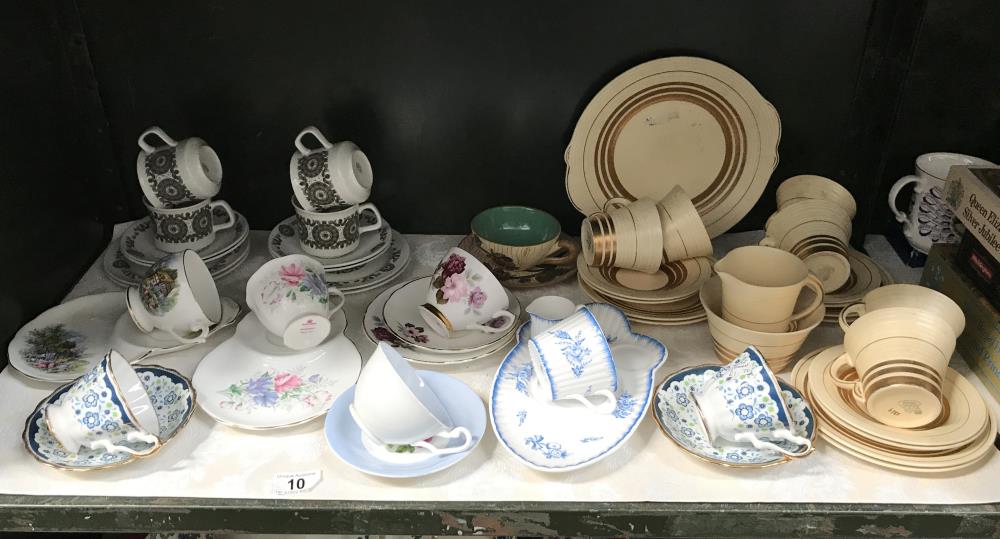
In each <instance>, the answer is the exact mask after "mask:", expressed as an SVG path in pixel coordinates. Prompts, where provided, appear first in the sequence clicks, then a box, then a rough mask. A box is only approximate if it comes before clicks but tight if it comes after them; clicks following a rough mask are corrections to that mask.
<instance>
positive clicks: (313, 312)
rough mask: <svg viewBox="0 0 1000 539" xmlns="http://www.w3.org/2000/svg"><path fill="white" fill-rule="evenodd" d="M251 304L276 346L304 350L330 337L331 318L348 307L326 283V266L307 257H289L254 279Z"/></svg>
mask: <svg viewBox="0 0 1000 539" xmlns="http://www.w3.org/2000/svg"><path fill="white" fill-rule="evenodd" d="M334 298H336V299H334ZM247 305H249V306H250V309H252V310H253V312H254V313H255V314H256V315H257V319H258V320H260V323H261V324H263V325H264V327H265V328H267V330H268V331H269V332H270V333H271V336H273V337H274V338H273V339H272V341H276V342H275V344H280V345H284V346H287V347H288V348H291V349H293V350H303V349H306V348H312V347H313V346H316V345H318V344H319V343H321V342H323V340H324V339H326V337H327V335H329V334H330V317H331V316H332V315H333V314H334V313H336V312H337V311H339V310H340V308H341V307H343V306H344V294H343V293H342V292H341V291H340V290H337V289H336V288H333V287H330V286H328V285H327V284H326V280H325V279H324V273H323V265H322V264H320V263H319V262H317V261H316V260H314V259H312V258H309V257H308V256H305V255H288V256H283V257H281V258H275V259H274V260H271V261H270V262H268V263H266V264H264V265H263V266H261V267H260V269H258V270H257V271H256V272H254V274H253V275H251V276H250V280H249V281H247ZM269 337H270V336H269Z"/></svg>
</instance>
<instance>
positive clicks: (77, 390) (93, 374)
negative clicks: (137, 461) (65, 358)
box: [44, 350, 160, 455]
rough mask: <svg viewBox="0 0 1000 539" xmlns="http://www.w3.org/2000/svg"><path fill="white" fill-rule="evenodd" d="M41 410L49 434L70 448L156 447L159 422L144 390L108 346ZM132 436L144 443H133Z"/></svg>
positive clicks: (131, 449) (138, 451) (132, 450)
mask: <svg viewBox="0 0 1000 539" xmlns="http://www.w3.org/2000/svg"><path fill="white" fill-rule="evenodd" d="M44 414H45V421H46V423H47V424H48V427H49V431H51V433H52V436H53V437H55V439H56V441H58V442H59V444H60V445H62V446H63V447H64V448H65V449H66V450H68V451H69V452H70V453H76V452H77V450H79V448H81V447H86V448H89V449H97V448H104V450H105V451H107V452H109V453H118V452H126V453H131V454H133V455H148V454H149V453H152V452H153V451H156V450H157V449H159V447H160V440H159V438H158V436H159V435H160V424H159V421H158V420H157V418H156V410H155V409H154V408H153V404H152V402H150V400H149V395H148V394H147V393H146V389H145V387H144V386H143V385H142V382H141V381H140V380H139V377H138V376H136V374H135V371H133V370H132V366H131V365H129V364H128V361H125V358H124V357H122V355H121V354H119V353H118V352H116V351H114V350H111V351H109V352H108V354H107V355H106V356H104V359H102V360H101V362H100V363H98V364H97V365H95V366H94V368H93V369H91V370H90V371H89V372H87V374H84V375H83V376H82V377H80V378H79V379H78V380H77V381H76V382H73V387H71V388H70V389H69V391H67V392H66V393H64V394H63V396H62V398H60V399H59V402H57V403H55V404H50V405H48V406H46V407H45V412H44ZM134 442H143V445H145V444H148V446H146V447H142V446H139V447H141V448H140V449H135V447H136V445H135V444H134ZM122 443H132V444H133V447H128V446H125V445H120V444H122Z"/></svg>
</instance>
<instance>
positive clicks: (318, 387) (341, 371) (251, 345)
mask: <svg viewBox="0 0 1000 539" xmlns="http://www.w3.org/2000/svg"><path fill="white" fill-rule="evenodd" d="M330 322H331V325H332V327H331V329H330V336H329V337H327V339H326V340H325V341H323V343H321V344H320V345H319V346H317V347H315V348H310V349H307V350H291V349H289V348H285V347H284V346H282V345H279V344H273V343H272V342H271V341H270V340H269V339H268V335H269V333H268V332H267V330H266V329H264V326H263V325H261V323H260V320H258V319H257V315H256V314H254V313H252V312H251V313H248V314H247V315H246V316H245V317H243V320H242V321H241V322H240V323H239V324H237V325H236V334H235V335H233V336H232V337H231V338H230V339H228V340H226V341H225V342H223V343H222V344H220V345H219V346H218V347H216V348H215V349H214V350H212V351H211V352H209V353H208V355H206V356H205V359H203V360H201V363H199V364H198V369H197V370H195V372H194V377H193V378H192V381H193V382H194V387H195V389H197V390H198V394H199V395H200V396H201V398H199V399H198V404H199V405H200V406H201V408H202V409H203V410H205V412H207V413H208V415H210V416H212V417H213V418H214V419H215V420H216V421H219V422H220V423H223V424H226V425H229V426H231V427H238V428H241V429H277V428H283V427H291V426H293V425H298V424H300V423H304V422H306V421H309V420H310V419H313V418H316V417H319V416H321V415H323V414H324V413H326V411H327V410H328V409H329V408H330V405H332V404H333V401H334V399H336V398H337V396H338V395H340V394H341V393H342V392H343V391H345V390H346V389H347V388H349V387H351V385H353V384H354V382H355V381H356V380H357V379H358V374H359V373H360V372H361V355H360V354H359V353H358V350H357V348H355V347H354V343H352V342H351V341H350V339H348V338H347V337H346V336H345V335H344V328H346V327H347V318H346V317H345V316H344V312H343V310H341V311H338V312H337V313H336V314H335V315H334V316H333V318H332V319H331V321H330Z"/></svg>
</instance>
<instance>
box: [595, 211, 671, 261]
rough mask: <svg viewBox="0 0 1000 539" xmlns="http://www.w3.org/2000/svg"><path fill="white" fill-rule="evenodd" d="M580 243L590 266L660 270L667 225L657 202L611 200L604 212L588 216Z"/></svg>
mask: <svg viewBox="0 0 1000 539" xmlns="http://www.w3.org/2000/svg"><path fill="white" fill-rule="evenodd" d="M580 243H581V244H582V250H583V257H584V260H585V261H586V262H587V264H588V265H591V266H604V267H609V266H614V267H618V268H626V269H634V270H638V271H642V272H646V273H654V272H656V271H657V270H659V269H660V264H661V263H662V262H663V228H662V226H661V224H660V212H659V210H658V209H657V205H656V202H655V201H653V200H652V199H647V198H640V199H639V200H636V201H632V202H629V201H628V200H626V199H624V198H613V199H611V200H608V201H607V202H606V203H605V205H604V212H603V213H595V214H594V215H591V216H590V217H588V218H587V219H584V221H583V223H582V225H581V228H580Z"/></svg>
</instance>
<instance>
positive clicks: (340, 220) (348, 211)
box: [292, 197, 382, 258]
mask: <svg viewBox="0 0 1000 539" xmlns="http://www.w3.org/2000/svg"><path fill="white" fill-rule="evenodd" d="M292 206H294V207H295V215H296V219H295V226H296V228H297V229H298V236H299V244H300V245H301V246H302V250H303V251H305V252H306V254H310V255H312V256H316V257H319V258H337V257H338V256H344V255H346V254H348V253H352V252H354V250H355V249H357V248H358V245H360V244H361V235H362V234H366V233H368V232H375V231H377V230H378V229H380V228H382V214H381V213H379V211H378V208H376V207H375V205H374V204H372V203H371V202H366V203H365V204H354V205H353V206H347V207H343V208H337V209H334V210H330V211H326V212H315V211H309V210H306V209H303V208H302V206H300V205H299V201H298V200H297V199H296V198H294V197H292ZM366 211H370V212H372V214H374V215H375V222H374V223H371V224H367V225H362V224H361V214H362V213H364V212H366Z"/></svg>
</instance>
